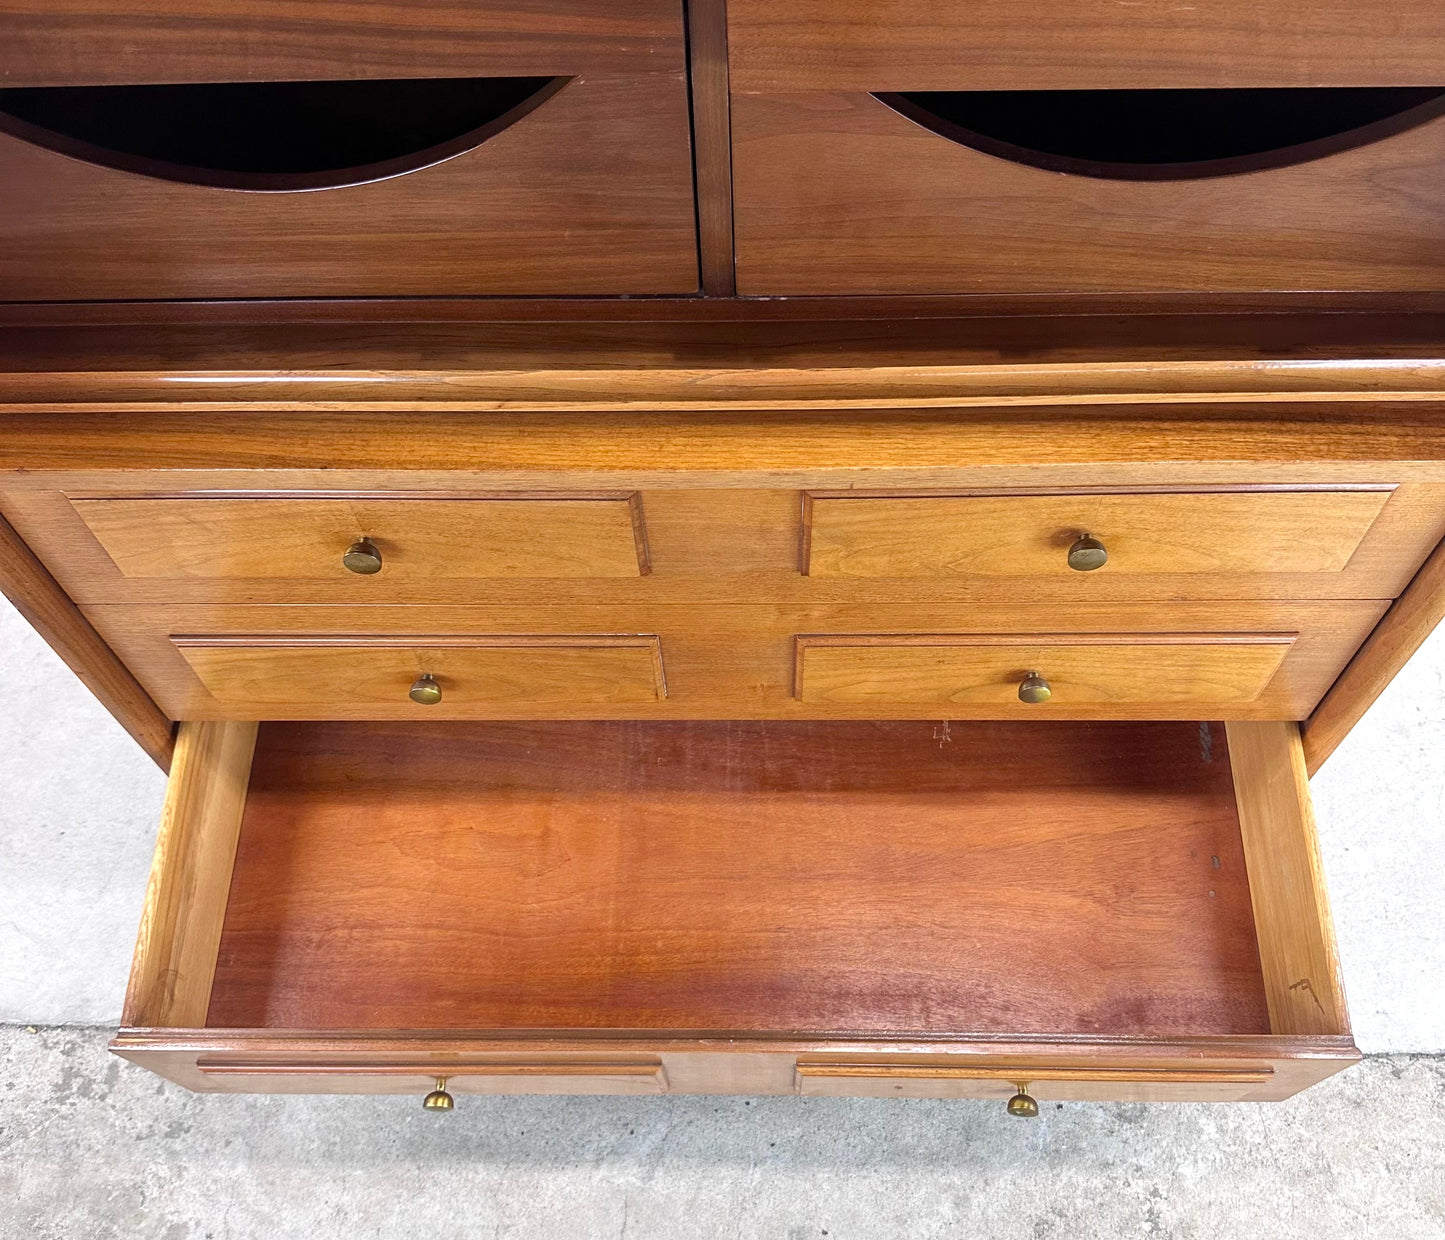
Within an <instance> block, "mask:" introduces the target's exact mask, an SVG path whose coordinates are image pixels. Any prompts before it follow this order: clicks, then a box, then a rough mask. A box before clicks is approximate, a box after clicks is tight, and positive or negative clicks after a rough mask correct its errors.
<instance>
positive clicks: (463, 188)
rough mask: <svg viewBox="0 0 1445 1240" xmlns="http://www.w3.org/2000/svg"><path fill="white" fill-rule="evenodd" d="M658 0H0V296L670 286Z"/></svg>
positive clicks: (670, 110) (679, 84) (682, 91)
mask: <svg viewBox="0 0 1445 1240" xmlns="http://www.w3.org/2000/svg"><path fill="white" fill-rule="evenodd" d="M685 67H686V66H685V55H684V42H683V20H682V10H681V5H680V3H679V2H678V0H672V2H671V3H660V2H655V0H644V2H642V3H628V4H622V3H603V4H597V3H584V2H583V0H572V2H571V3H563V2H561V0H526V2H525V3H523V2H518V0H489V2H485V3H478V4H472V5H462V4H447V3H428V2H419V3H415V4H396V3H391V4H388V3H369V4H362V5H342V4H335V3H328V2H318V3H314V4H307V5H304V6H297V5H295V4H281V3H269V2H259V3H258V2H250V3H241V4H235V3H220V2H216V0H213V2H208V3H202V4H199V5H185V6H180V5H177V4H175V3H174V0H170V2H169V3H165V4H162V3H159V2H157V0H132V2H131V3H125V2H123V0H115V2H114V3H109V4H103V5H101V6H99V7H98V8H97V6H95V5H80V4H66V3H62V4H59V5H45V6H40V5H32V6H29V7H28V8H27V7H23V6H15V5H9V6H6V8H5V11H4V12H3V13H0V83H3V88H0V185H3V186H4V189H5V192H4V194H3V195H0V300H40V301H68V300H128V299H172V298H175V299H184V298H232V297H268V298H269V297H388V296H392V297H405V296H448V295H451V296H489V295H505V296H568V295H599V296H607V295H626V294H648V293H656V294H682V293H690V292H694V291H695V290H696V289H697V286H698V271H697V248H696V227H695V222H694V209H693V194H692V162H691V150H690V135H689V118H688V104H687V83H686V79H685Z"/></svg>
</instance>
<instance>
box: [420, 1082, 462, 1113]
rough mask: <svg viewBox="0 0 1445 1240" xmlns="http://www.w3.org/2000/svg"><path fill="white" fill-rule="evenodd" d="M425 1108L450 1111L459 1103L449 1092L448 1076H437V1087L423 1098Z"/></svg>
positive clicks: (423, 1107)
mask: <svg viewBox="0 0 1445 1240" xmlns="http://www.w3.org/2000/svg"><path fill="white" fill-rule="evenodd" d="M421 1105H422V1109H423V1110H427V1111H450V1110H451V1109H452V1108H453V1107H454V1106H456V1105H457V1102H456V1099H455V1098H453V1097H452V1096H451V1094H449V1093H447V1078H446V1077H444V1076H439V1077H437V1087H436V1088H435V1089H434V1090H432V1091H431V1093H429V1094H428V1095H427V1096H426V1097H425V1098H423V1099H422V1100H421Z"/></svg>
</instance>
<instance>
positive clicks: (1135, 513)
mask: <svg viewBox="0 0 1445 1240" xmlns="http://www.w3.org/2000/svg"><path fill="white" fill-rule="evenodd" d="M1389 499H1390V494H1389V492H1388V491H1385V490H1361V491H1333V492H1332V491H1294V492H1289V491H1270V492H1253V493H1251V492H1244V493H1236V494H1230V493H1228V492H1220V491H1217V492H1212V493H1199V492H1194V493H1190V492H1179V493H1174V494H1162V493H1158V494H1133V495H1025V496H978V497H963V496H956V497H955V496H948V497H942V496H940V497H919V498H911V497H908V496H898V497H889V498H882V497H873V498H853V497H841V496H839V497H827V496H821V497H820V496H810V497H809V504H808V510H807V511H806V513H805V515H804V522H805V525H806V528H807V531H808V546H807V552H806V569H805V571H807V572H808V573H809V574H810V575H815V576H845V577H926V576H942V575H946V574H969V575H974V574H976V575H980V576H990V577H992V576H1010V577H1014V576H1017V577H1027V576H1029V575H1038V576H1041V577H1047V576H1058V575H1068V574H1071V573H1073V572H1075V570H1074V569H1072V568H1070V566H1069V563H1068V553H1069V548H1070V546H1071V545H1072V544H1073V542H1074V541H1075V540H1076V539H1078V538H1080V537H1081V536H1083V535H1085V534H1087V535H1090V536H1091V537H1093V538H1095V539H1097V540H1099V541H1101V542H1103V543H1104V545H1105V547H1106V549H1107V552H1108V557H1109V558H1108V562H1107V563H1106V564H1104V565H1103V567H1101V568H1099V569H1096V570H1093V571H1094V572H1096V573H1099V574H1105V573H1108V574H1111V575H1112V574H1120V575H1127V574H1133V573H1190V572H1197V573H1250V572H1255V573H1259V572H1264V573H1269V572H1282V573H1339V572H1341V571H1343V569H1344V568H1345V566H1346V565H1347V564H1348V563H1349V562H1350V558H1351V557H1352V556H1353V555H1354V553H1355V550H1356V549H1357V548H1358V547H1359V545H1360V542H1361V541H1362V540H1363V539H1364V537H1365V535H1366V534H1367V533H1368V532H1369V529H1370V527H1371V525H1373V524H1374V522H1375V520H1376V518H1377V517H1378V516H1379V515H1380V512H1381V510H1382V509H1383V508H1384V506H1385V504H1386V503H1387V502H1388V501H1389Z"/></svg>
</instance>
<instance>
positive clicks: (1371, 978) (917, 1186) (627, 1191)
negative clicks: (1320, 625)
mask: <svg viewBox="0 0 1445 1240" xmlns="http://www.w3.org/2000/svg"><path fill="white" fill-rule="evenodd" d="M163 789H164V781H163V779H162V777H161V775H160V773H159V772H158V771H157V770H156V769H155V767H154V766H153V765H152V764H151V763H150V762H149V761H148V760H147V759H146V758H145V757H144V755H142V754H141V753H140V752H139V750H137V749H136V748H135V746H134V745H133V744H132V743H131V742H130V740H129V738H128V737H126V736H125V734H124V733H123V732H122V731H121V730H120V728H119V727H118V726H117V725H116V724H115V723H114V722H113V721H112V720H111V719H110V717H109V716H108V715H106V714H105V712H104V711H103V710H101V709H100V707H99V706H98V705H97V704H96V703H95V702H94V700H93V699H91V698H90V696H89V694H87V693H86V692H85V690H84V689H83V687H81V686H80V685H79V683H78V682H76V681H75V679H74V677H72V676H71V675H70V673H69V672H68V671H67V670H66V669H65V668H64V667H63V666H62V665H61V664H60V662H59V660H57V659H56V658H55V656H54V655H52V654H51V653H50V651H49V650H48V649H46V648H45V646H44V645H43V644H42V643H41V642H40V641H39V639H38V638H36V637H35V635H34V634H33V633H31V632H30V630H29V629H28V627H26V626H25V624H24V622H23V621H21V620H20V619H19V617H18V616H17V615H16V614H15V613H14V612H13V611H12V610H11V609H9V607H8V606H6V605H5V604H4V603H3V601H0V1025H4V1024H6V1023H8V1024H9V1025H10V1027H9V1028H0V1056H3V1063H0V1237H4V1238H5V1240H8V1237H10V1236H12V1235H13V1236H17V1237H18V1236H26V1237H38V1238H41V1240H45V1238H48V1237H51V1236H55V1237H67V1238H72V1237H73V1238H76V1240H80V1238H85V1237H110V1236H117V1237H119V1236H126V1237H157V1238H159V1240H190V1238H192V1237H194V1238H195V1240H202V1238H205V1237H213V1238H214V1240H232V1238H235V1240H249V1238H250V1237H268V1238H269V1237H272V1236H281V1237H285V1236H289V1235H301V1234H305V1235H307V1236H308V1237H314V1238H316V1240H329V1238H330V1237H333V1236H334V1237H347V1238H348V1240H350V1238H363V1237H373V1236H374V1237H392V1236H398V1237H399V1236H409V1235H411V1234H413V1233H416V1234H426V1235H430V1236H436V1237H449V1236H468V1237H472V1236H479V1235H483V1236H490V1235H497V1236H500V1235H506V1236H509V1237H531V1236H537V1237H554V1236H556V1237H560V1236H567V1237H579V1236H580V1237H591V1236H613V1235H617V1236H631V1237H668V1238H671V1237H674V1236H676V1237H689V1238H691V1237H697V1238H699V1240H707V1238H709V1237H724V1236H740V1237H741V1236H747V1237H753V1236H758V1237H774V1236H776V1237H782V1238H786V1240H795V1238H798V1237H808V1236H820V1235H831V1236H843V1237H873V1236H878V1237H884V1236H887V1237H908V1238H909V1240H914V1238H918V1237H929V1236H944V1235H947V1236H964V1235H967V1236H978V1237H985V1238H992V1237H1013V1236H1019V1237H1026V1238H1028V1240H1050V1238H1052V1237H1058V1238H1059V1240H1065V1238H1067V1240H1088V1238H1090V1237H1095V1236H1098V1237H1111V1238H1113V1237H1135V1236H1138V1237H1146V1236H1149V1237H1171V1238H1174V1240H1190V1238H1193V1237H1196V1236H1197V1237H1201V1238H1202V1237H1205V1236H1208V1237H1210V1238H1211V1240H1218V1238H1220V1237H1225V1238H1228V1237H1234V1236H1239V1237H1245V1236H1248V1237H1251V1238H1253V1237H1258V1236H1265V1237H1269V1238H1270V1240H1275V1238H1278V1240H1288V1238H1290V1237H1296V1236H1298V1237H1305V1236H1308V1237H1311V1238H1312V1240H1335V1238H1336V1237H1340V1238H1343V1237H1350V1238H1354V1237H1362V1238H1363V1237H1374V1236H1381V1237H1385V1236H1389V1237H1391V1238H1392V1240H1406V1238H1413V1237H1430V1238H1431V1240H1440V1238H1441V1237H1445V1106H1442V1103H1445V1059H1436V1058H1431V1057H1413V1058H1410V1057H1400V1056H1398V1055H1396V1056H1395V1057H1391V1058H1380V1059H1374V1060H1372V1061H1370V1062H1368V1063H1366V1064H1365V1065H1363V1066H1361V1067H1359V1068H1356V1069H1353V1070H1351V1071H1350V1072H1348V1073H1346V1074H1345V1075H1344V1076H1343V1077H1340V1078H1336V1079H1334V1080H1333V1081H1330V1082H1327V1083H1326V1084H1325V1085H1323V1086H1321V1087H1319V1088H1317V1089H1316V1090H1313V1091H1311V1092H1310V1093H1308V1094H1306V1095H1304V1096H1302V1097H1301V1098H1298V1099H1296V1100H1294V1101H1292V1102H1290V1103H1287V1104H1284V1105H1282V1106H1264V1105H1250V1106H1223V1107H1206V1106H1174V1107H1145V1106H1083V1105H1070V1106H1067V1107H1065V1108H1063V1109H1062V1110H1050V1111H1048V1112H1047V1113H1046V1115H1045V1117H1044V1120H1043V1122H1040V1123H1037V1124H1033V1125H1029V1124H1023V1123H1020V1122H1019V1121H1010V1120H1008V1119H1007V1117H1005V1116H1004V1115H1003V1114H1002V1109H1001V1108H1000V1107H998V1106H997V1104H994V1105H988V1104H981V1103H979V1104H975V1103H935V1102H901V1101H887V1102H869V1101H853V1102H849V1101H831V1100H819V1099H809V1100H800V1099H763V1100H756V1101H752V1102H748V1101H745V1100H737V1099H682V1098H672V1099H480V1098H469V1099H466V1100H464V1101H463V1103H462V1104H461V1107H462V1109H459V1110H458V1112H457V1113H455V1114H454V1115H451V1116H447V1117H443V1118H436V1117H430V1116H426V1115H423V1114H422V1113H421V1112H420V1110H419V1109H418V1108H416V1107H415V1106H414V1104H412V1103H410V1102H408V1101H403V1100H398V1099H388V1100H372V1099H345V1098H292V1099H244V1098H225V1097H197V1096H192V1095H189V1094H186V1093H185V1092H184V1091H182V1090H180V1089H177V1088H175V1087H173V1086H170V1085H167V1084H165V1083H163V1082H160V1081H158V1080H157V1079H156V1078H154V1077H151V1076H150V1075H149V1074H147V1073H144V1072H142V1071H140V1070H139V1069H135V1068H132V1067H131V1066H129V1065H126V1064H123V1063H121V1062H120V1061H117V1060H113V1059H110V1058H109V1057H108V1056H107V1055H106V1054H105V1052H104V1044H105V1041H106V1038H107V1037H108V1033H109V1030H108V1029H107V1028H106V1026H112V1025H113V1024H114V1022H115V1021H116V1020H117V1018H118V1015H119V1011H120V1001H121V996H122V993H123V991H124V987H125V974H126V969H127V966H128V964H129V959H130V952H131V947H132V944H133V941H134V935H135V927H136V920H137V917H138V914H139V910H140V905H141V899H142V895H143V893H144V890H145V882H146V874H147V871H148V869H149V864H150V850H151V847H152V843H153V840H154V835H155V828H156V823H157V819H158V814H159V809H160V803H161V796H162V792H163ZM1314 793H1315V800H1316V806H1317V809H1318V813H1319V821H1320V834H1321V842H1322V847H1323V851H1324V860H1325V871H1326V876H1327V879H1328V882H1329V886H1330V891H1331V895H1332V898H1333V902H1334V910H1335V919H1336V924H1337V928H1338V931H1339V936H1340V946H1341V955H1342V958H1343V961H1344V968H1345V982H1346V987H1347V989H1348V991H1349V995H1350V1002H1351V1011H1352V1013H1353V1016H1354V1021H1355V1031H1356V1039H1357V1041H1358V1042H1359V1044H1360V1046H1361V1048H1362V1049H1364V1050H1366V1051H1367V1052H1376V1053H1386V1052H1445V986H1442V985H1441V980H1442V979H1445V829H1442V828H1445V631H1442V632H1441V633H1438V634H1436V636H1435V637H1434V638H1432V639H1431V641H1430V642H1429V643H1428V644H1427V645H1426V647H1425V648H1424V649H1422V650H1421V652H1420V653H1419V654H1418V655H1417V656H1416V658H1415V660H1414V661H1413V662H1412V663H1411V666H1410V668H1409V669H1408V670H1407V672H1406V673H1405V674H1404V675H1403V676H1401V677H1400V678H1399V679H1398V680H1397V681H1396V683H1395V684H1394V685H1393V686H1391V688H1390V690H1389V691H1388V692H1387V694H1386V696H1385V697H1384V698H1383V699H1382V700H1381V701H1380V703H1378V704H1377V706H1376V708H1375V709H1374V710H1373V711H1372V712H1371V714H1370V716H1369V717H1368V718H1367V720H1366V721H1365V723H1364V724H1362V725H1361V726H1360V727H1359V728H1358V729H1356V731H1355V733H1354V734H1353V735H1352V736H1351V737H1350V738H1349V740H1348V741H1347V742H1346V743H1345V745H1344V746H1343V747H1342V748H1341V750H1340V751H1339V753H1337V754H1336V756H1335V757H1334V758H1333V759H1332V760H1331V761H1330V763H1329V764H1328V765H1327V766H1326V767H1325V769H1324V771H1323V772H1321V774H1320V775H1319V776H1318V777H1317V778H1316V780H1315V782H1314ZM27 1025H29V1026H37V1027H38V1031H37V1032H35V1033H28V1032H26V1031H25V1026H27ZM59 1025H75V1026H91V1027H82V1028H71V1029H60V1028H54V1027H53V1026H59ZM48 1026H49V1027H48Z"/></svg>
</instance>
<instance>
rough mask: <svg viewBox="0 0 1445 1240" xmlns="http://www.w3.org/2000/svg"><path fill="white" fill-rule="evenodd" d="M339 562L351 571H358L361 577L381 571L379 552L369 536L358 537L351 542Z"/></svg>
mask: <svg viewBox="0 0 1445 1240" xmlns="http://www.w3.org/2000/svg"><path fill="white" fill-rule="evenodd" d="M341 562H342V564H344V565H345V566H346V567H347V568H348V569H349V570H350V571H351V572H353V573H360V574H361V575H362V576H363V577H370V576H371V575H372V573H379V572H381V552H380V551H378V550H377V549H376V544H375V543H374V542H372V541H371V539H369V538H359V539H357V540H356V542H354V543H352V544H351V546H350V547H348V548H347V549H346V554H345V555H344V556H342V557H341Z"/></svg>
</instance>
